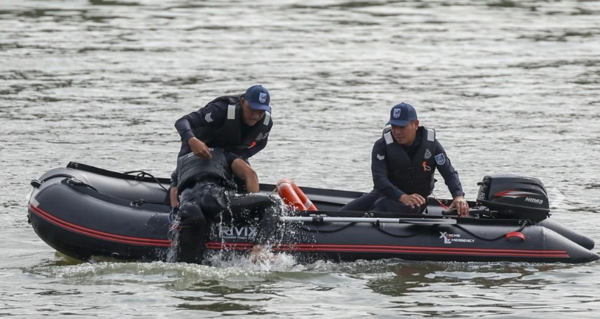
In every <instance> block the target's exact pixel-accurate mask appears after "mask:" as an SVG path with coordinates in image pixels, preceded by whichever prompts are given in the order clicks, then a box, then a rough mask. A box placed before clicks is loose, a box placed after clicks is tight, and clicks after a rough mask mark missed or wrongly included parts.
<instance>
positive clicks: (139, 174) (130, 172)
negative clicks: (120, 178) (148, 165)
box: [123, 171, 169, 192]
mask: <svg viewBox="0 0 600 319" xmlns="http://www.w3.org/2000/svg"><path fill="white" fill-rule="evenodd" d="M132 173H138V174H137V175H135V178H136V179H139V178H144V176H148V177H150V178H152V179H153V180H154V181H155V182H157V183H158V186H160V188H162V189H164V190H165V191H166V192H169V190H168V189H166V188H165V187H164V186H163V184H162V183H161V182H160V181H159V180H158V178H156V177H154V175H152V174H150V173H148V172H146V171H128V172H123V174H125V175H131V174H132Z"/></svg>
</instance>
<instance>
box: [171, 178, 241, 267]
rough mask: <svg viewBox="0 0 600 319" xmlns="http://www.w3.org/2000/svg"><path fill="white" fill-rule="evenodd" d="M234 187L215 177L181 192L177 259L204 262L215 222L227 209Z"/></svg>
mask: <svg viewBox="0 0 600 319" xmlns="http://www.w3.org/2000/svg"><path fill="white" fill-rule="evenodd" d="M230 196H231V190H229V189H227V188H226V187H223V186H222V185H220V184H219V183H216V182H213V181H206V182H203V181H201V182H197V183H196V184H195V185H194V186H193V187H189V188H186V189H184V190H183V191H182V192H181V196H180V202H179V211H178V217H179V244H178V251H177V261H180V262H188V263H201V262H202V255H203V254H204V250H205V248H206V239H207V238H208V236H209V235H210V230H211V223H210V220H211V219H214V218H215V217H216V216H217V215H218V214H219V213H221V212H223V211H224V210H226V209H227V207H228V203H229V197H230Z"/></svg>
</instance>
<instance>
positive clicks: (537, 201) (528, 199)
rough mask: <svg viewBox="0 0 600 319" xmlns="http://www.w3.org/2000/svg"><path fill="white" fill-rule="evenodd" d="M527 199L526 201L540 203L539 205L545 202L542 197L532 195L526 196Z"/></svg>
mask: <svg viewBox="0 0 600 319" xmlns="http://www.w3.org/2000/svg"><path fill="white" fill-rule="evenodd" d="M525 201H526V202H529V203H534V204H538V205H542V204H543V203H544V201H543V200H541V199H537V198H531V197H526V198H525Z"/></svg>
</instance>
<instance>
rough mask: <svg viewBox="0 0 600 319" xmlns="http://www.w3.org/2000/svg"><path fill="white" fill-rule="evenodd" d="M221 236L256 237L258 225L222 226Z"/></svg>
mask: <svg viewBox="0 0 600 319" xmlns="http://www.w3.org/2000/svg"><path fill="white" fill-rule="evenodd" d="M219 236H220V237H221V238H238V239H239V238H242V239H254V237H256V227H250V226H244V227H235V226H232V227H229V226H221V227H220V229H219Z"/></svg>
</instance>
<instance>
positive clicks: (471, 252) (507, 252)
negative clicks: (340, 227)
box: [207, 242, 569, 258]
mask: <svg viewBox="0 0 600 319" xmlns="http://www.w3.org/2000/svg"><path fill="white" fill-rule="evenodd" d="M252 246H253V245H252V244H241V243H216V242H210V243H207V248H208V249H215V250H222V249H225V250H250V249H252ZM272 250H273V251H300V252H315V253H316V252H333V253H335V252H355V253H361V252H362V253H384V252H385V253H398V254H399V253H414V254H438V255H448V254H455V255H467V256H496V257H501V256H503V257H543V258H569V255H568V254H567V252H566V251H565V250H525V249H486V248H454V247H419V246H379V245H325V244H322V245H320V244H289V245H275V246H273V247H272Z"/></svg>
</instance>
